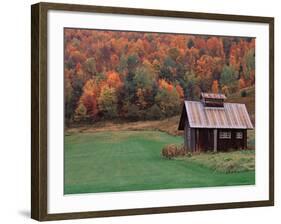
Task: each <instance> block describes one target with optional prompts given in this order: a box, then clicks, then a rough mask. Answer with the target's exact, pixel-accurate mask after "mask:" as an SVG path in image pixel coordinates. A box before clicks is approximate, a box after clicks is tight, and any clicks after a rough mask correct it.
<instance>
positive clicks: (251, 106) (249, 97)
mask: <svg viewBox="0 0 281 224" xmlns="http://www.w3.org/2000/svg"><path fill="white" fill-rule="evenodd" d="M243 91H245V92H246V96H244V97H242V96H241V92H243ZM226 101H227V102H229V103H243V104H245V105H246V108H247V110H248V113H249V115H250V118H251V121H252V123H253V125H254V126H255V87H250V88H245V89H243V90H241V91H240V92H237V93H235V94H232V95H230V96H228V97H227V100H226Z"/></svg>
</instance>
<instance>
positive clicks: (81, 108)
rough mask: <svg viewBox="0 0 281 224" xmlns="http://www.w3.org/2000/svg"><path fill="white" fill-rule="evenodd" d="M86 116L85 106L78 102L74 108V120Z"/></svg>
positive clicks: (80, 119) (82, 119) (82, 118)
mask: <svg viewBox="0 0 281 224" xmlns="http://www.w3.org/2000/svg"><path fill="white" fill-rule="evenodd" d="M86 118H87V108H86V107H85V106H84V104H83V103H79V104H78V107H77V108H76V110H75V116H74V120H75V121H84V120H86Z"/></svg>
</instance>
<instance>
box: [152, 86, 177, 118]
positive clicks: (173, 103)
mask: <svg viewBox="0 0 281 224" xmlns="http://www.w3.org/2000/svg"><path fill="white" fill-rule="evenodd" d="M155 102H156V104H157V105H158V106H159V108H160V109H161V112H162V114H163V115H165V116H166V117H170V116H173V115H177V114H178V113H179V112H180V109H181V108H180V104H181V101H180V96H179V95H178V92H177V91H176V88H173V89H172V91H169V90H168V89H166V88H160V89H159V90H158V93H157V95H156V97H155Z"/></svg>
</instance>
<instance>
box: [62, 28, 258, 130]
mask: <svg viewBox="0 0 281 224" xmlns="http://www.w3.org/2000/svg"><path fill="white" fill-rule="evenodd" d="M64 44H65V49H64V50H65V52H64V93H65V105H64V106H65V122H66V124H67V125H68V124H71V123H73V122H89V123H90V122H95V121H99V120H114V119H116V118H118V119H124V120H128V121H135V120H158V119H162V118H165V117H170V116H173V115H177V114H179V112H180V110H181V104H182V102H183V100H184V99H188V100H197V99H198V98H199V95H200V93H201V92H202V91H203V92H214V93H217V92H222V93H224V94H226V95H228V94H232V93H236V92H239V91H240V90H241V89H243V88H246V87H251V86H254V84H255V39H254V38H249V37H245V38H242V37H217V36H203V35H181V34H161V33H142V32H119V31H101V30H86V29H68V28H67V29H65V30H64Z"/></svg>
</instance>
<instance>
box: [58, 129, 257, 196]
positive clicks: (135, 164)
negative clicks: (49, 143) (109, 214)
mask: <svg viewBox="0 0 281 224" xmlns="http://www.w3.org/2000/svg"><path fill="white" fill-rule="evenodd" d="M182 142H183V139H182V137H180V136H171V135H168V134H166V133H164V132H159V131H119V132H116V131H113V132H97V133H73V134H71V135H69V136H65V185H64V193H65V194H75V193H93V192H116V191H136V190H154V189H169V188H191V187H211V186H227V185H248V184H254V183H255V172H254V171H247V172H237V173H223V172H217V171H214V170H212V169H210V168H208V167H206V166H202V165H201V164H200V163H197V162H196V161H193V160H190V161H186V160H178V159H174V160H168V159H164V158H162V156H161V149H162V147H163V146H164V145H165V144H170V143H182Z"/></svg>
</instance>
